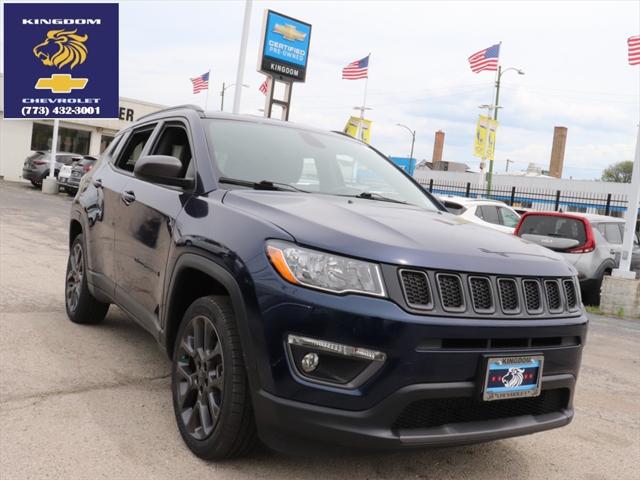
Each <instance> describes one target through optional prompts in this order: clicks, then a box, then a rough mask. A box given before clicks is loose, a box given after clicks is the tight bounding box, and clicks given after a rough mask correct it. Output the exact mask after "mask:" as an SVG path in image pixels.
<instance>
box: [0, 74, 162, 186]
mask: <svg viewBox="0 0 640 480" xmlns="http://www.w3.org/2000/svg"><path fill="white" fill-rule="evenodd" d="M3 85H4V78H3V75H1V74H0V178H4V179H5V180H11V181H19V180H20V179H21V175H22V165H23V163H24V160H25V158H26V157H27V156H29V155H30V154H31V153H33V152H34V151H36V150H50V149H51V140H52V137H53V121H52V120H6V119H5V118H4V87H3ZM162 108H164V106H162V105H157V104H154V103H149V102H143V101H140V100H133V99H131V98H124V97H120V108H119V117H118V118H117V119H77V120H67V119H65V120H60V129H59V132H58V151H61V152H62V151H64V152H71V153H77V154H81V155H99V154H100V153H101V152H102V151H103V150H104V149H105V148H106V147H107V145H109V143H110V142H111V140H113V137H114V135H115V134H116V132H118V130H122V129H123V128H126V127H127V126H129V125H131V123H132V122H134V121H136V120H138V119H139V118H140V117H142V116H143V115H147V114H148V113H153V112H156V111H158V110H161V109H162Z"/></svg>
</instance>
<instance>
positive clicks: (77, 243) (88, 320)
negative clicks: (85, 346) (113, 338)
mask: <svg viewBox="0 0 640 480" xmlns="http://www.w3.org/2000/svg"><path fill="white" fill-rule="evenodd" d="M86 272H87V256H86V255H85V248H84V240H83V237H82V233H79V234H78V235H77V236H76V238H75V239H74V240H73V243H72V244H71V248H70V249H69V260H67V274H66V277H65V279H66V280H65V289H64V293H65V295H64V296H65V302H64V304H65V307H66V310H67V316H68V317H69V320H71V321H72V322H73V323H81V324H95V323H100V322H101V321H102V320H104V317H105V316H106V315H107V310H109V304H108V303H102V302H100V301H98V300H96V298H95V297H94V296H93V295H91V292H90V291H89V286H88V285H87V275H86Z"/></svg>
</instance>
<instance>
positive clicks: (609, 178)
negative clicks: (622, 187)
mask: <svg viewBox="0 0 640 480" xmlns="http://www.w3.org/2000/svg"><path fill="white" fill-rule="evenodd" d="M632 170H633V162H632V161H631V160H627V161H624V162H618V163H614V164H613V165H609V166H608V167H607V168H605V169H604V171H603V172H602V180H604V181H605V182H618V183H631V171H632Z"/></svg>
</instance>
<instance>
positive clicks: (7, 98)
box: [3, 3, 119, 118]
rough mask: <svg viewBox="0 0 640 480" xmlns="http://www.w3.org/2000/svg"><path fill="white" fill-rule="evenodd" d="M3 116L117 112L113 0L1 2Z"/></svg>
mask: <svg viewBox="0 0 640 480" xmlns="http://www.w3.org/2000/svg"><path fill="white" fill-rule="evenodd" d="M3 40H4V66H5V74H4V104H5V108H4V110H5V111H4V116H5V118H117V117H118V113H119V111H118V4H116V3H95V4H89V3H86V4H85V3H40V4H33V3H25V4H19V3H5V5H4V39H3Z"/></svg>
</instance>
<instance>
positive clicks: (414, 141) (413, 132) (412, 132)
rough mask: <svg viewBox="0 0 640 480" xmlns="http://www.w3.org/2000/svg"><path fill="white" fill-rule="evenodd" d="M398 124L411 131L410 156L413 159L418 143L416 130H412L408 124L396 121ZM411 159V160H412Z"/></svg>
mask: <svg viewBox="0 0 640 480" xmlns="http://www.w3.org/2000/svg"><path fill="white" fill-rule="evenodd" d="M396 125H397V126H398V127H402V128H406V129H407V130H408V131H409V133H410V134H411V154H409V158H410V159H411V160H413V146H414V144H415V143H416V131H415V130H411V129H410V128H409V127H407V126H406V125H403V124H401V123H396ZM411 160H409V161H411Z"/></svg>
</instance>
